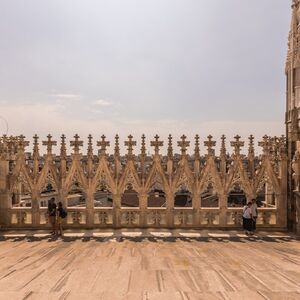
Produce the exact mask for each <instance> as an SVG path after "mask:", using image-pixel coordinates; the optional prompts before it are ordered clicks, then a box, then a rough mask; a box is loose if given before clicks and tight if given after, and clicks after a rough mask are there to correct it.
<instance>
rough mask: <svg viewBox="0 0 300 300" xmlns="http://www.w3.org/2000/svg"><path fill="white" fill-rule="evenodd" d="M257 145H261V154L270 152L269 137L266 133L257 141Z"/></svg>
mask: <svg viewBox="0 0 300 300" xmlns="http://www.w3.org/2000/svg"><path fill="white" fill-rule="evenodd" d="M258 146H260V147H262V150H263V155H269V152H270V138H269V137H268V136H267V135H264V136H263V141H261V142H259V143H258Z"/></svg>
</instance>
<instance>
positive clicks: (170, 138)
mask: <svg viewBox="0 0 300 300" xmlns="http://www.w3.org/2000/svg"><path fill="white" fill-rule="evenodd" d="M172 145H173V144H172V135H171V134H169V136H168V158H169V159H172V158H173V146H172Z"/></svg>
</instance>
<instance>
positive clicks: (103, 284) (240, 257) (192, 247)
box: [0, 229, 300, 300]
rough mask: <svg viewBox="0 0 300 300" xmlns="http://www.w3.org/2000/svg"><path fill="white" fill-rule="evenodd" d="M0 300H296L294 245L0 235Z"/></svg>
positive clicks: (216, 235) (161, 233) (136, 235)
mask: <svg viewBox="0 0 300 300" xmlns="http://www.w3.org/2000/svg"><path fill="white" fill-rule="evenodd" d="M0 299H109V300H115V299H116V300H118V299H172V300H176V299H183V300H185V299H300V242H299V238H298V237H297V236H294V235H291V234H288V233H276V232H272V233H266V232H260V233H258V234H257V235H255V236H254V237H247V236H245V235H243V233H242V232H209V231H195V230H194V231H180V230H174V231H168V230H157V229H153V230H117V231H112V230H105V231H100V230H99V231H78V232H77V231H68V232H65V236H64V237H63V238H60V237H59V238H56V237H55V238H52V237H51V236H50V235H49V234H48V233H47V232H43V231H32V232H25V231H24V232H12V231H10V232H0Z"/></svg>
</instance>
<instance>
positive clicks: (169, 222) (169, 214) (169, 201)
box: [166, 192, 174, 228]
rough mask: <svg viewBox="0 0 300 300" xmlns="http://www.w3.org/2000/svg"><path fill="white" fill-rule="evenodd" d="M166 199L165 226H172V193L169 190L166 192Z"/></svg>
mask: <svg viewBox="0 0 300 300" xmlns="http://www.w3.org/2000/svg"><path fill="white" fill-rule="evenodd" d="M166 200H167V209H166V218H167V227H169V228H173V227H174V193H173V192H169V193H167V194H166Z"/></svg>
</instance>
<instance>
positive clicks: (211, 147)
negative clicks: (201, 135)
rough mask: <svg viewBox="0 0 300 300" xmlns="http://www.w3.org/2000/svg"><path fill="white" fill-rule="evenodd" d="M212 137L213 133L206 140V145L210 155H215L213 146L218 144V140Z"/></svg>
mask: <svg viewBox="0 0 300 300" xmlns="http://www.w3.org/2000/svg"><path fill="white" fill-rule="evenodd" d="M212 138H213V137H212V135H209V136H208V137H207V139H208V140H207V141H205V142H204V146H205V147H207V153H208V156H211V155H214V149H213V147H215V146H216V141H213V140H212Z"/></svg>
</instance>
